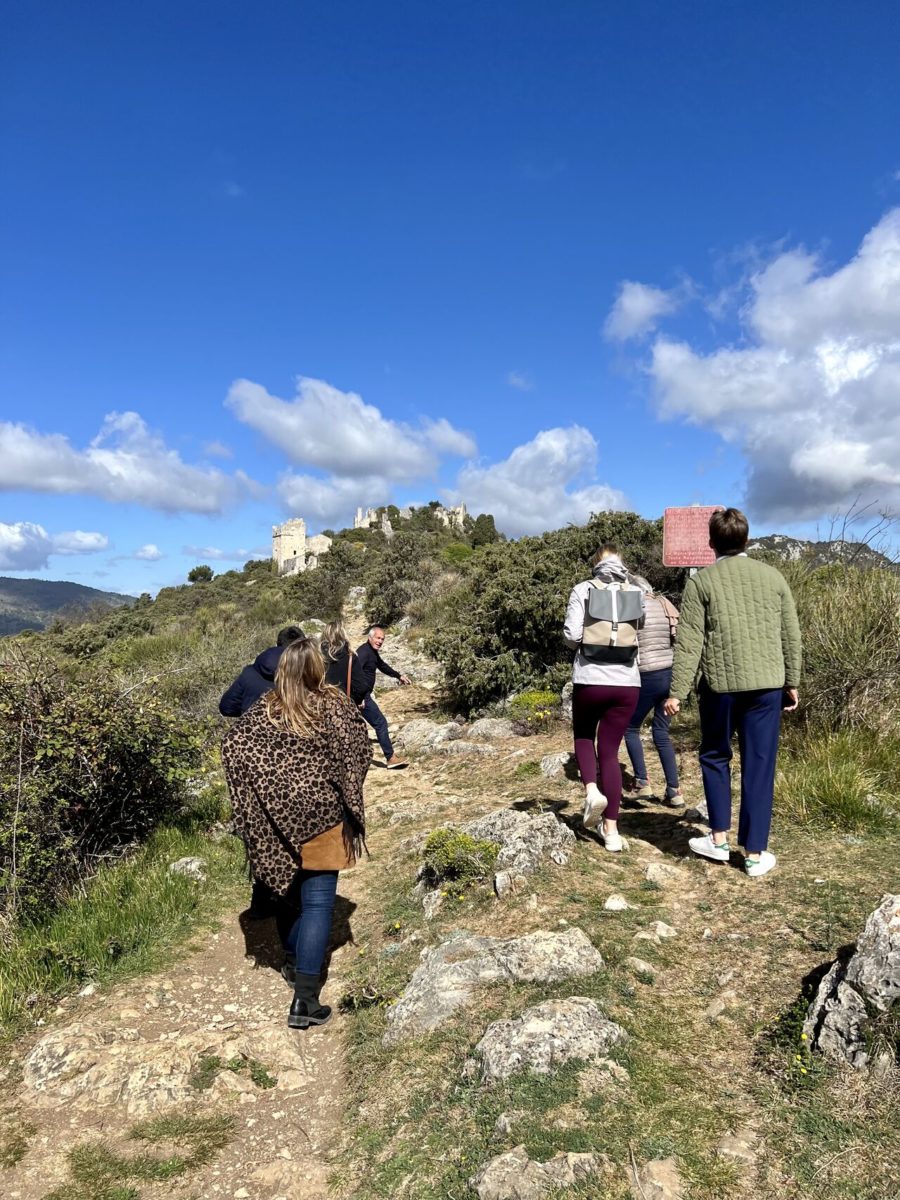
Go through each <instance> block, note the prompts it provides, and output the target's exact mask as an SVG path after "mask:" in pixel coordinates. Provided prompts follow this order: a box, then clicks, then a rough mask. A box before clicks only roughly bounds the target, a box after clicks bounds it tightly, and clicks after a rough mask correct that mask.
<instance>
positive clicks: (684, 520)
mask: <svg viewBox="0 0 900 1200" xmlns="http://www.w3.org/2000/svg"><path fill="white" fill-rule="evenodd" d="M721 511H722V505H721V504H705V505H701V504H692V505H690V506H689V507H687V508H667V509H666V511H665V513H664V514H663V565H664V566H667V567H709V566H711V565H712V564H713V563H714V562H715V561H716V552H715V550H713V549H712V548H711V547H710V544H709V518H710V517H711V516H712V514H713V513H714V512H721Z"/></svg>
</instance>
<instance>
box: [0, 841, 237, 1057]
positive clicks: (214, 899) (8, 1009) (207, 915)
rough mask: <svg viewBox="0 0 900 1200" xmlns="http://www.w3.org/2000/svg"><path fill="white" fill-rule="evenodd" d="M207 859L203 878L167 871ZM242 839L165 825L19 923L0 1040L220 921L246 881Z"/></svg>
mask: <svg viewBox="0 0 900 1200" xmlns="http://www.w3.org/2000/svg"><path fill="white" fill-rule="evenodd" d="M187 856H198V857H200V858H203V859H205V861H206V876H207V877H206V880H205V882H203V883H197V882H195V881H194V880H191V879H187V878H185V877H184V876H182V875H172V874H170V873H169V865H170V863H172V862H175V861H176V860H177V859H179V858H184V857H187ZM242 868H243V850H242V848H241V846H240V843H239V842H238V841H237V839H235V838H232V837H227V838H224V839H223V840H221V841H219V842H213V841H211V840H210V839H209V838H208V837H205V836H204V835H203V834H202V833H199V832H191V831H190V830H185V829H174V828H164V829H160V830H158V831H157V832H156V833H154V834H153V835H152V836H151V837H150V839H149V840H148V841H147V843H146V844H145V845H144V846H143V847H141V849H140V850H138V851H137V852H136V853H135V854H134V855H132V856H131V857H130V858H128V859H125V860H123V861H120V862H118V863H115V864H112V865H110V866H106V867H101V869H100V870H99V871H98V872H97V873H96V874H95V875H94V876H92V877H91V878H90V879H89V880H88V881H86V883H85V884H84V885H83V886H82V887H81V889H79V891H78V892H77V893H76V894H74V895H72V896H70V897H69V899H68V900H66V901H64V903H63V904H62V905H61V906H60V907H59V908H58V909H57V910H56V911H55V912H54V913H53V915H52V916H51V917H49V918H48V919H47V920H46V921H44V922H41V923H31V924H25V925H21V926H19V927H17V928H16V929H14V930H13V931H12V934H11V936H10V938H9V941H8V943H7V944H6V945H5V946H4V952H3V956H2V962H0V1040H8V1039H10V1038H12V1037H14V1036H16V1035H17V1034H20V1033H21V1032H23V1031H24V1030H25V1029H26V1028H28V1027H29V1025H30V1024H31V1023H32V1022H33V1020H34V1018H35V1017H36V1016H39V1015H40V1014H41V1013H42V1012H44V1011H46V1009H47V1007H48V1006H49V1005H50V1004H51V1003H52V1002H55V1001H57V1000H58V999H59V998H60V997H61V996H63V995H65V994H66V993H68V992H71V991H73V990H75V989H77V988H79V987H81V986H82V985H83V984H84V983H86V982H87V981H94V982H97V983H107V982H111V981H113V980H116V979H121V978H123V977H125V976H128V975H133V974H136V973H141V972H146V971H151V970H154V969H156V968H157V967H158V966H159V965H160V963H161V962H164V961H165V959H166V955H167V954H168V952H170V951H171V949H172V948H173V947H175V946H176V945H178V944H179V943H181V942H183V941H184V940H185V938H186V937H188V936H189V935H190V934H191V933H192V932H193V931H194V930H196V929H197V928H198V927H199V926H201V925H203V924H205V923H207V922H209V921H211V920H213V919H214V918H215V915H216V913H217V912H218V911H220V910H221V908H222V906H223V899H224V897H225V895H226V894H228V893H229V892H231V891H236V890H237V889H238V888H239V887H240V886H241V884H242V880H243V878H244V875H243V869H242Z"/></svg>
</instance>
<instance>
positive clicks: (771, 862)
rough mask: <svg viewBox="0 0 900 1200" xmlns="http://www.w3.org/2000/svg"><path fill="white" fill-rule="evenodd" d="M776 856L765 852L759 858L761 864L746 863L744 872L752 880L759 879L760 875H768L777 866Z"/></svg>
mask: <svg viewBox="0 0 900 1200" xmlns="http://www.w3.org/2000/svg"><path fill="white" fill-rule="evenodd" d="M775 862H776V859H775V855H774V854H770V853H769V852H768V850H763V851H762V853H761V854H760V856H759V862H752V863H751V862H745V863H744V870H745V871H746V872H747V874H748V875H749V876H750V878H751V879H757V878H759V876H760V875H768V873H769V872H770V871H771V870H772V868H773V867H774V866H775Z"/></svg>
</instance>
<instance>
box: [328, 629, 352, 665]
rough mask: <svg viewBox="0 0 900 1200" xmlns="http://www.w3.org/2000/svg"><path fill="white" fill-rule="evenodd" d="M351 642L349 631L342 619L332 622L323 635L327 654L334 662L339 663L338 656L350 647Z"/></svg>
mask: <svg viewBox="0 0 900 1200" xmlns="http://www.w3.org/2000/svg"><path fill="white" fill-rule="evenodd" d="M349 641H350V639H349V638H348V637H347V631H346V629H345V628H344V625H343V622H342V621H341V620H340V619H338V620H337V621H331V622H330V623H329V624H328V625H326V626H325V630H324V632H323V634H322V645H323V646H324V647H325V652H326V653H327V655H328V657H329V658H330V659H331V661H332V662H337V658H338V655H339V654H340V653H341V651H342V650H343V649H344V647H345V646H346V645H348V643H349Z"/></svg>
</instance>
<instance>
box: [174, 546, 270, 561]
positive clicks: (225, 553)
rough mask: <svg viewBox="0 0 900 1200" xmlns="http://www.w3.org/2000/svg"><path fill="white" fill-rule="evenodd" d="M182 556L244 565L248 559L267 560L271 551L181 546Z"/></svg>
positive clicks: (260, 548)
mask: <svg viewBox="0 0 900 1200" xmlns="http://www.w3.org/2000/svg"><path fill="white" fill-rule="evenodd" d="M181 552H182V554H186V555H187V556H188V557H189V558H196V559H197V560H198V562H199V561H201V560H202V561H203V562H206V561H215V562H239V563H245V562H247V560H248V559H250V558H268V557H269V555H270V553H271V551H270V549H269V547H268V546H255V547H250V548H249V549H248V548H247V547H246V546H239V547H238V548H237V549H236V550H222V549H221V548H220V547H219V546H182V548H181Z"/></svg>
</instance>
